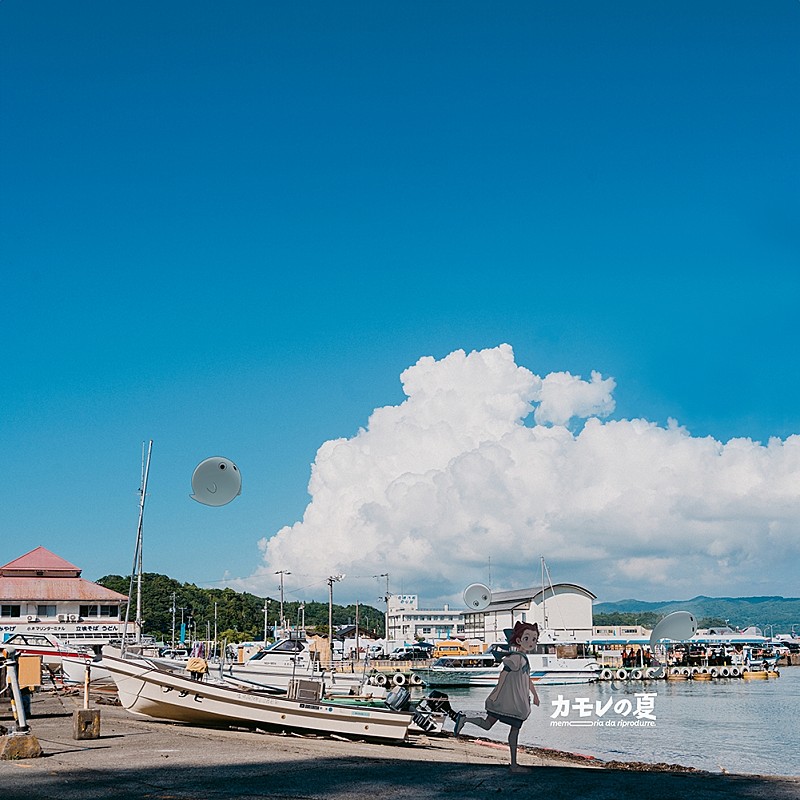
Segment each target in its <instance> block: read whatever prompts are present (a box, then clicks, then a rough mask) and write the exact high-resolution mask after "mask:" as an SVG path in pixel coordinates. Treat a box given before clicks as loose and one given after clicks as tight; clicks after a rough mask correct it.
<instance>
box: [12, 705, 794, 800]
mask: <svg viewBox="0 0 800 800" xmlns="http://www.w3.org/2000/svg"><path fill="white" fill-rule="evenodd" d="M98 698H99V700H100V701H101V704H99V703H98V702H97V701H98ZM104 699H105V697H103V696H93V697H92V703H91V707H92V708H97V709H100V716H101V721H100V737H99V738H98V739H92V740H76V739H74V738H73V721H72V715H73V711H74V710H75V709H78V708H82V707H83V701H82V697H81V696H80V694H78V695H66V696H65V695H62V694H54V693H38V694H36V695H35V696H34V698H33V705H32V716H31V720H30V726H31V731H32V733H33V734H34V735H35V736H36V738H37V739H38V741H39V744H40V745H41V747H42V750H43V751H44V755H43V757H41V758H35V759H33V758H31V759H23V760H15V761H0V800H38V798H47V800H94V799H95V798H98V799H99V798H137V800H190V799H191V800H205V799H206V798H207V799H208V800H225V799H226V798H262V797H263V798H280V799H281V800H310V799H313V800H317V798H320V799H321V798H329V799H330V800H355V799H356V798H359V800H360V799H362V798H376V800H411V799H412V798H413V799H414V800H419V798H448V799H452V800H461V798H464V800H472V798H475V800H477V799H478V798H480V800H486V799H487V798H488V797H491V796H508V797H514V798H525V797H533V796H534V795H535V796H536V797H537V798H546V800H561V798H564V800H578V799H580V800H601V799H602V800H606V799H609V800H610V799H611V798H613V799H614V800H625V799H626V798H631V800H633V799H634V798H635V800H661V799H662V798H663V799H664V800H683V798H686V799H687V800H717V798H745V799H747V798H764V800H788V799H789V798H791V799H792V800H795V799H798V800H800V778H785V777H774V776H772V777H771V776H755V775H727V774H725V775H723V774H717V773H707V772H700V771H696V770H687V769H683V768H680V767H677V766H675V765H672V766H669V767H668V766H666V765H658V766H654V765H644V764H626V765H619V764H615V765H612V766H608V765H606V764H604V763H603V762H599V761H596V760H592V759H587V758H585V757H580V756H572V755H570V754H560V753H557V752H555V751H547V750H532V749H526V748H521V749H520V754H519V762H520V764H522V765H525V766H528V767H529V768H530V769H529V770H528V771H527V772H525V773H521V774H512V773H511V772H510V771H509V769H508V751H507V748H506V747H503V746H499V745H497V744H496V743H490V742H483V741H481V740H476V739H469V738H467V739H464V738H462V739H455V738H454V737H453V736H452V735H449V734H445V735H443V736H440V737H430V738H427V737H412V739H411V740H410V743H409V744H403V745H398V744H375V743H369V742H360V741H345V740H340V739H336V738H317V737H312V736H309V737H306V736H299V735H293V734H283V733H277V732H270V733H264V732H252V731H245V730H231V729H224V730H223V729H209V728H200V727H195V726H188V725H179V724H175V723H171V722H161V721H158V720H151V719H148V718H144V717H138V716H134V715H132V714H130V713H128V712H126V711H125V710H124V709H122V708H120V707H117V706H112V705H108V704H106V703H102V701H103V700H104ZM0 724H3V725H5V726H6V727H8V728H12V727H13V723H12V721H11V720H10V718H9V710H8V706H7V705H3V706H0ZM743 734H744V735H746V731H743Z"/></svg>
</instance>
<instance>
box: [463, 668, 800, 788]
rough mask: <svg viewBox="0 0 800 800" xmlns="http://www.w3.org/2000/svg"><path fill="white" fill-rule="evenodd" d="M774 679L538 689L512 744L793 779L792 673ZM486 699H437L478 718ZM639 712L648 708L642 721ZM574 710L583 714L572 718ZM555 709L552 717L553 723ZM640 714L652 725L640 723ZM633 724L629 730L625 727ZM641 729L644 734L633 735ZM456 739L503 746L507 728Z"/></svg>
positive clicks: (476, 694)
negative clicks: (490, 741)
mask: <svg viewBox="0 0 800 800" xmlns="http://www.w3.org/2000/svg"><path fill="white" fill-rule="evenodd" d="M780 672H781V676H780V678H777V679H774V680H748V681H745V680H742V679H741V678H737V679H727V680H718V681H663V680H662V681H649V682H647V683H642V682H639V683H635V682H631V683H625V682H611V681H609V682H598V683H587V684H580V685H577V686H540V687H538V691H539V697H540V698H541V705H540V706H539V707H538V708H536V707H533V709H532V711H531V715H530V717H529V718H528V720H527V721H526V722H525V724H524V725H523V727H522V732H521V734H520V743H521V744H527V745H533V746H537V747H551V748H555V749H557V750H567V751H569V752H573V753H582V754H584V755H592V756H596V757H598V758H600V759H602V760H604V761H611V760H618V761H646V762H650V763H654V762H667V763H670V764H681V765H683V766H688V767H697V768H699V769H705V770H709V771H711V772H719V771H721V770H726V771H728V772H739V773H757V774H764V775H766V774H769V775H800V667H785V668H783V669H781V671H780ZM489 691H490V689H488V688H481V689H478V688H474V689H449V690H447V693H448V695H449V696H450V700H451V702H452V705H453V707H454V708H455V709H457V710H461V711H467V712H474V713H483V701H484V700H485V698H486V695H487V694H489ZM642 692H648V693H655V697H649V698H637V697H636V694H637V693H640V694H641V693H642ZM559 696H560V697H561V701H560V705H554V704H553V703H554V701H555V703H557V704H558V703H559ZM626 700H627V701H629V702H630V708H629V706H628V703H626V702H624V701H626ZM609 701H611V703H610V705H609ZM598 703H599V704H600V708H599V710H598V707H597V704H598ZM641 703H644V704H645V707H642V708H640V716H639V719H637V717H636V716H635V712H636V710H637V705H638V704H641ZM647 703H651V706H650V711H649V712H647V710H646V704H647ZM580 707H583V708H584V710H585V712H588V713H584V715H583V716H581V714H580ZM559 708H560V710H561V712H562V715H561V716H557V717H556V718H555V719H553V718H552V715H553V714H554V713H557V711H558V710H559ZM603 709H606V710H605V711H603ZM565 711H566V715H565V716H564V715H563V712H565ZM626 712H627V713H626ZM642 714H647V715H648V716H651V717H652V716H654V717H655V720H652V719H651V720H647V719H646V718H645V717H643V716H642ZM555 722H560V723H561V724H560V725H555V724H553V723H555ZM636 722H638V723H639V724H636V725H632V724H631V723H636ZM644 722H649V723H650V724H649V725H648V726H643V725H642V723H644ZM565 723H570V724H565ZM576 723H577V724H576ZM464 734H466V735H470V736H487V737H490V738H492V739H497V740H499V741H505V740H506V737H507V735H508V728H507V727H506V726H505V725H502V724H501V723H499V722H498V723H497V724H496V725H495V727H494V728H493V729H492V730H491V731H488V732H484V731H482V730H481V729H480V728H476V727H475V726H472V725H466V726H465V728H464Z"/></svg>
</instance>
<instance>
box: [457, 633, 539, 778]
mask: <svg viewBox="0 0 800 800" xmlns="http://www.w3.org/2000/svg"><path fill="white" fill-rule="evenodd" d="M505 633H506V638H507V639H508V643H509V644H510V645H511V647H512V648H514V649H513V651H512V652H511V653H509V654H508V655H507V656H506V657H505V658H504V659H503V669H502V670H501V672H500V677H499V679H498V681H497V686H495V688H494V689H493V690H492V693H491V694H490V695H489V696H488V697H487V698H486V705H485V707H486V717H468V716H467V715H466V714H464V713H463V712H459V714H458V715H457V717H456V723H455V735H456V736H458V735H459V734H460V733H461V729H462V728H463V727H464V725H466V723H468V722H469V723H471V724H473V725H477V726H478V727H479V728H483V730H485V731H488V730H489V729H490V728H492V727H494V724H495V722H498V721H499V722H504V723H505V724H506V725H508V726H509V731H508V747H509V749H510V750H511V771H512V772H522V771H523V770H524V767H520V766H519V765H518V764H517V742H518V740H519V730H520V728H521V727H522V723H523V722H524V721H525V720H526V719H527V718H528V715H529V714H530V713H531V703H530V698H531V695H532V696H533V704H534V705H536V706H538V705H539V695H538V694H537V693H536V687H535V686H534V685H533V681H531V679H530V665H529V664H528V659H527V658H526V656H525V654H526V653H532V652H533V651H534V650H535V649H536V645H537V643H538V642H539V626H538V625H537V624H536V623H535V622H534V623H533V624H531V623H529V622H517V623H516V624H515V625H514V628H513V630H512V629H508V630H506V631H505Z"/></svg>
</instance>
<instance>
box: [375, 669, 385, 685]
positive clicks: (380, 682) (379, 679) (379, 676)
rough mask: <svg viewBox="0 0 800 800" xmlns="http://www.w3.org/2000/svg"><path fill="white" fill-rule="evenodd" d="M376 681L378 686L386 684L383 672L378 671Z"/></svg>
mask: <svg viewBox="0 0 800 800" xmlns="http://www.w3.org/2000/svg"><path fill="white" fill-rule="evenodd" d="M375 683H377V684H378V686H386V676H385V675H384V674H383V673H382V672H380V673H378V674H377V675H376V676H375Z"/></svg>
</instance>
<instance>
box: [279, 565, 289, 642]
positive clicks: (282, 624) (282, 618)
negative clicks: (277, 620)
mask: <svg viewBox="0 0 800 800" xmlns="http://www.w3.org/2000/svg"><path fill="white" fill-rule="evenodd" d="M275 574H276V575H280V576H281V631H283V630H284V629H285V628H286V620H285V619H284V617H283V576H284V575H291V574H292V573H291V572H289V570H288V569H279V570H278V571H277V572H276V573H275Z"/></svg>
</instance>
